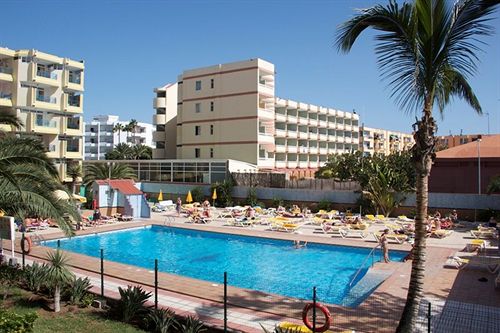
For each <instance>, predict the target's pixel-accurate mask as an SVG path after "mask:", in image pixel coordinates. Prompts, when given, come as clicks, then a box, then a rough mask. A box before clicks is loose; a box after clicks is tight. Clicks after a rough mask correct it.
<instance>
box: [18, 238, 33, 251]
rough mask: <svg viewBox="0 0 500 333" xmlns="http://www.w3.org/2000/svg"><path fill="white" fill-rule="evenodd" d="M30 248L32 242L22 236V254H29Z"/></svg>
mask: <svg viewBox="0 0 500 333" xmlns="http://www.w3.org/2000/svg"><path fill="white" fill-rule="evenodd" d="M26 247H27V248H26ZM32 247H33V242H32V241H31V237H30V236H24V235H23V237H21V250H22V251H23V253H24V254H29V253H30V251H31V248H32Z"/></svg>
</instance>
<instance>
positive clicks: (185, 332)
mask: <svg viewBox="0 0 500 333" xmlns="http://www.w3.org/2000/svg"><path fill="white" fill-rule="evenodd" d="M179 328H180V331H181V332H182V333H201V332H205V331H206V330H207V329H206V328H205V327H204V326H203V323H202V322H201V321H200V320H199V319H198V318H196V317H193V316H188V317H187V318H186V319H185V321H184V323H183V324H181V325H179Z"/></svg>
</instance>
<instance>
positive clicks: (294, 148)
mask: <svg viewBox="0 0 500 333" xmlns="http://www.w3.org/2000/svg"><path fill="white" fill-rule="evenodd" d="M286 151H287V152H288V153H294V154H295V153H297V152H298V151H299V149H298V148H297V146H287V147H286Z"/></svg>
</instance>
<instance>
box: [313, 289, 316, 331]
mask: <svg viewBox="0 0 500 333" xmlns="http://www.w3.org/2000/svg"><path fill="white" fill-rule="evenodd" d="M312 331H313V332H316V287H313V329H312Z"/></svg>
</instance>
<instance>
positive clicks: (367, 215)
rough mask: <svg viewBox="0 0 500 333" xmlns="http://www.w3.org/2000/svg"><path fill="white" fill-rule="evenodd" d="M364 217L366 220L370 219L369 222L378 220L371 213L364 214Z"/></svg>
mask: <svg viewBox="0 0 500 333" xmlns="http://www.w3.org/2000/svg"><path fill="white" fill-rule="evenodd" d="M365 218H366V219H367V220H368V221H371V222H374V223H376V222H378V220H377V219H376V218H375V215H373V214H366V215H365Z"/></svg>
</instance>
